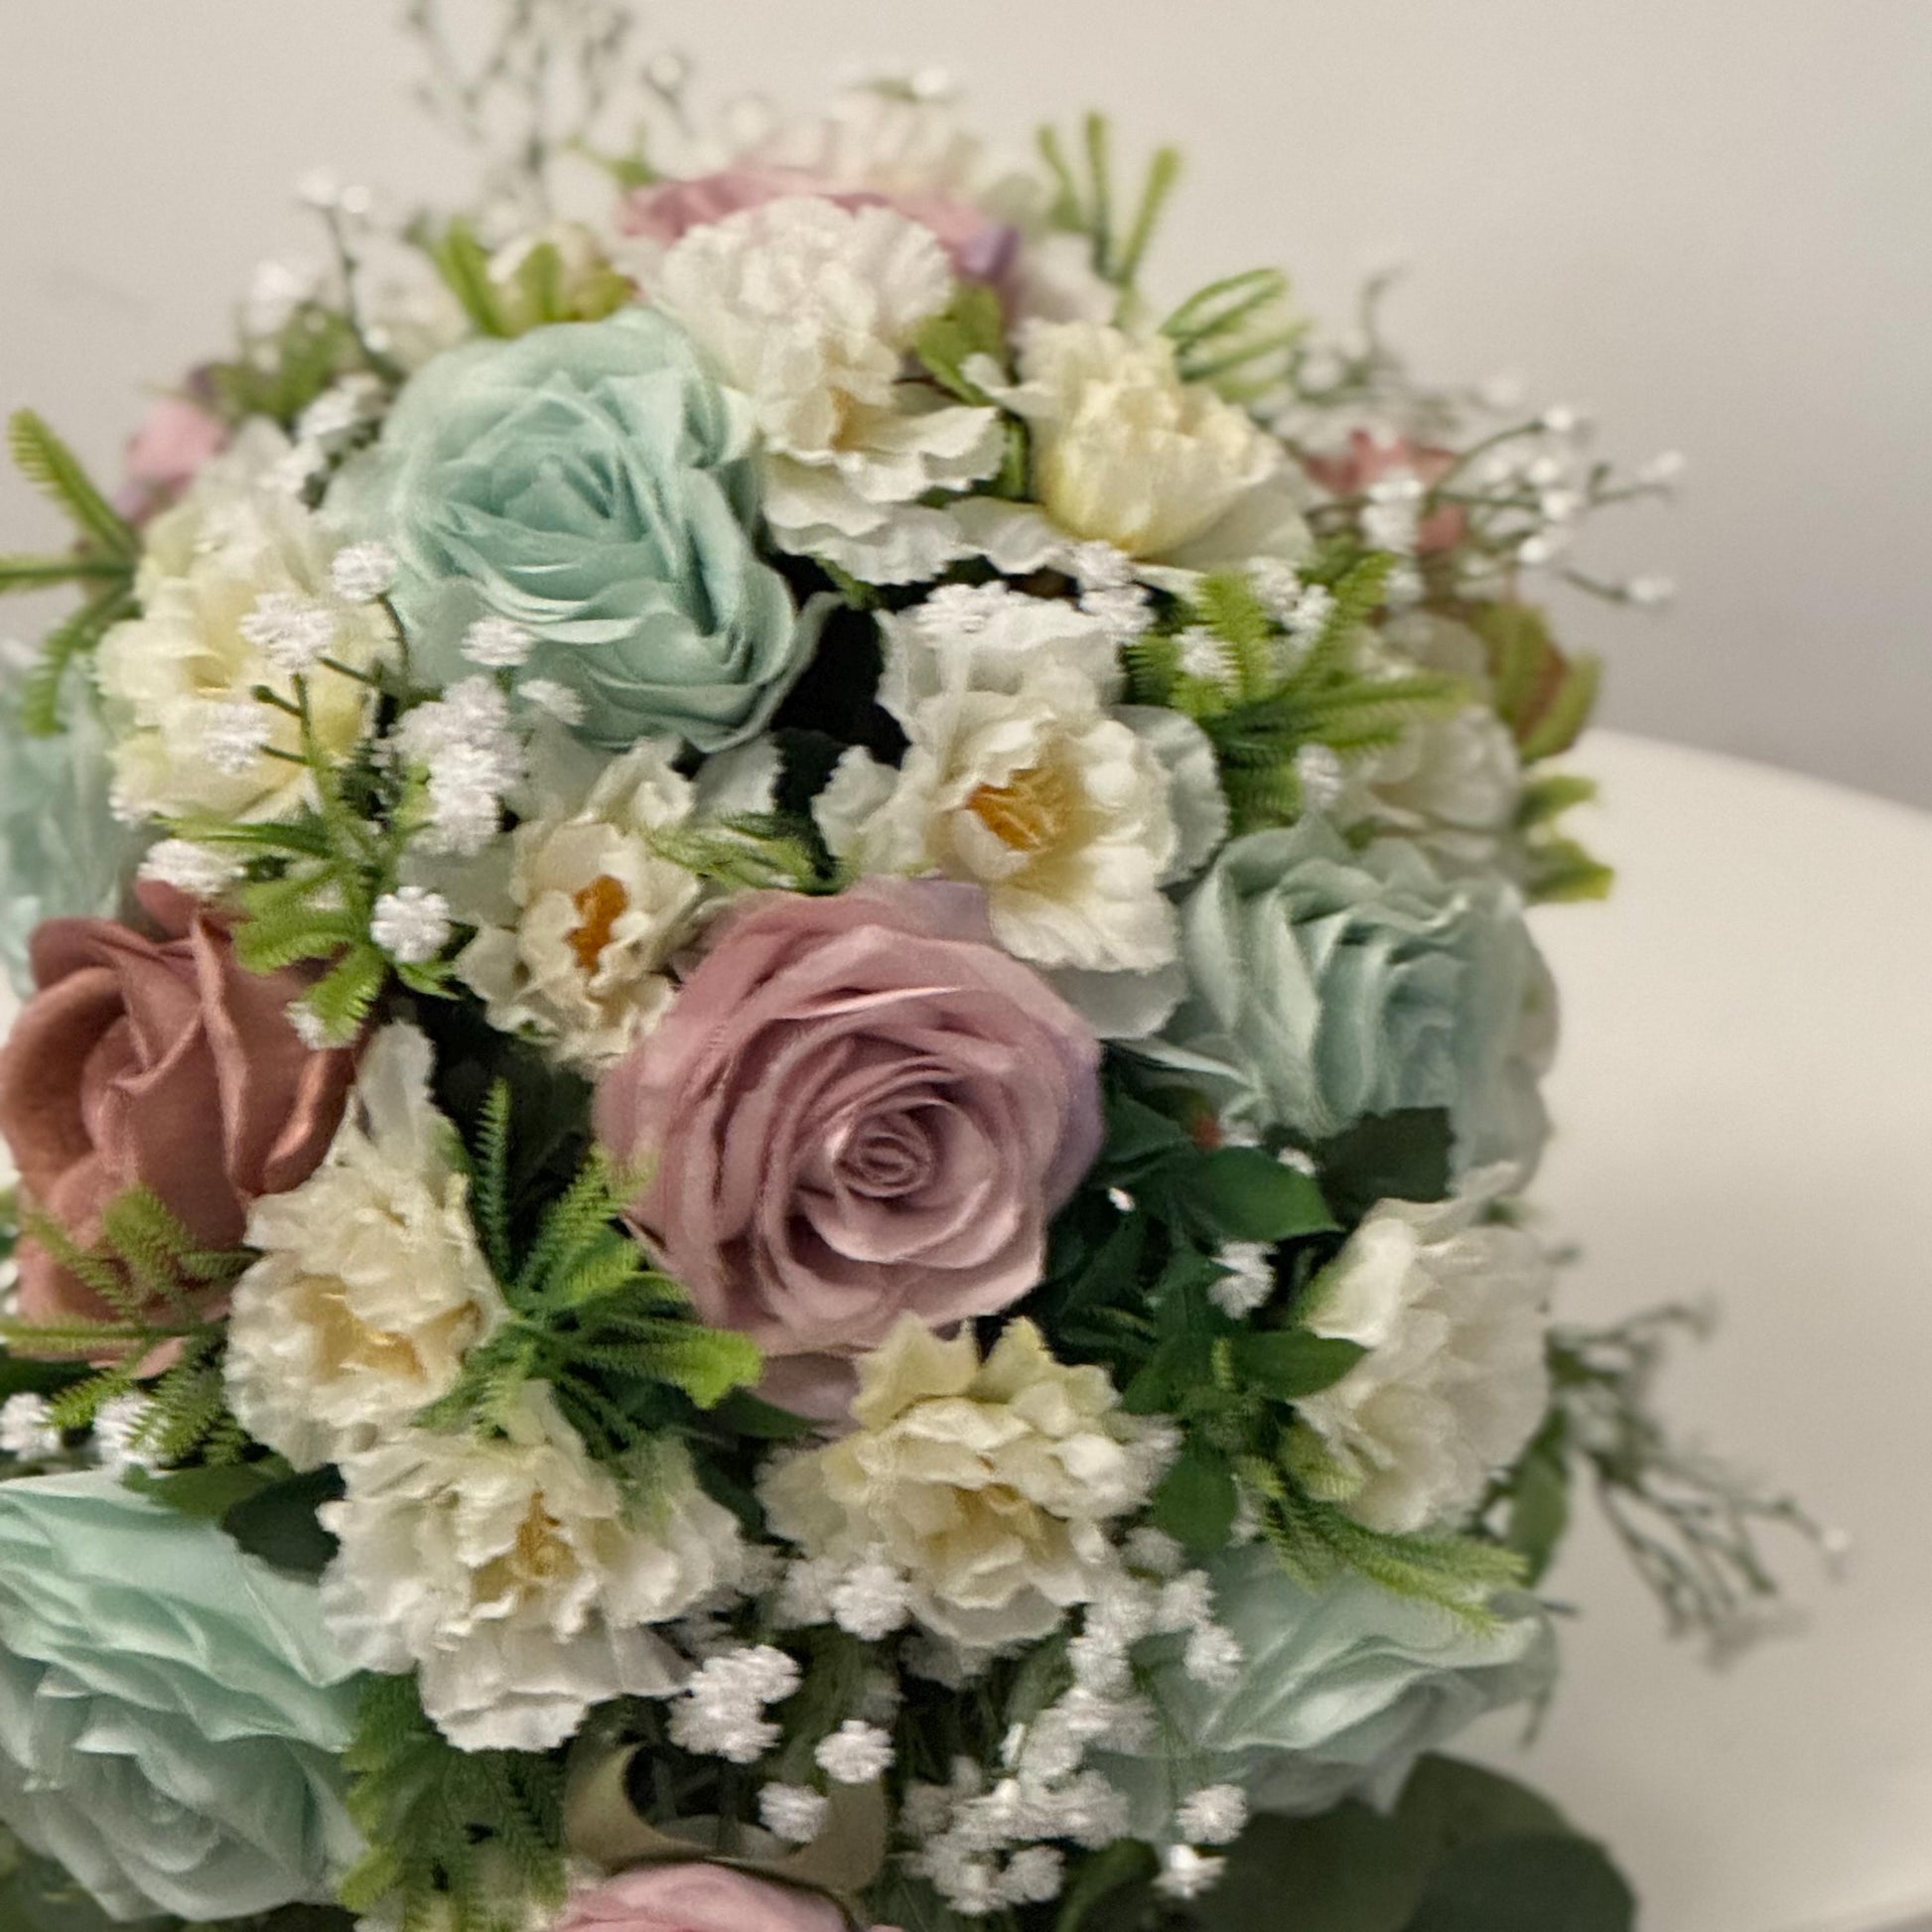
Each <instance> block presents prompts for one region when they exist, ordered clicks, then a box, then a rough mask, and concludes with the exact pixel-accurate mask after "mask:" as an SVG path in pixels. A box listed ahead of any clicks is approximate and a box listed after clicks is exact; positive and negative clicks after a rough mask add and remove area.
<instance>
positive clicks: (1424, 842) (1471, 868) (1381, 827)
mask: <svg viewBox="0 0 1932 1932" xmlns="http://www.w3.org/2000/svg"><path fill="white" fill-rule="evenodd" d="M1522 795H1523V767H1522V761H1521V759H1519V758H1518V756H1517V751H1516V740H1515V739H1514V738H1513V737H1512V736H1511V734H1510V730H1509V727H1508V726H1507V725H1505V724H1504V723H1503V721H1502V720H1501V719H1500V718H1498V717H1497V716H1496V714H1495V712H1494V711H1493V710H1491V709H1490V707H1489V706H1488V705H1486V704H1485V705H1470V706H1467V707H1465V708H1464V709H1463V710H1461V711H1458V712H1455V713H1454V714H1452V715H1451V716H1449V717H1448V718H1421V719H1418V720H1416V721H1415V723H1413V724H1412V725H1411V726H1410V727H1409V729H1408V730H1407V731H1406V732H1404V733H1403V735H1402V738H1401V739H1400V741H1399V742H1398V743H1396V744H1394V745H1391V746H1389V747H1388V748H1387V749H1386V750H1384V751H1380V752H1377V753H1375V754H1374V755H1373V756H1372V757H1370V758H1368V759H1364V760H1363V761H1362V762H1361V763H1360V764H1358V765H1356V766H1355V767H1354V768H1353V769H1352V770H1351V771H1350V772H1349V773H1348V779H1347V783H1346V784H1345V786H1344V787H1343V791H1342V798H1341V803H1340V809H1339V811H1338V812H1337V814H1336V815H1337V816H1338V817H1339V818H1340V819H1342V820H1343V821H1344V822H1351V823H1352V822H1360V821H1363V820H1366V821H1368V822H1370V823H1372V824H1373V825H1374V826H1375V828H1376V829H1377V830H1378V831H1379V832H1387V833H1392V834H1394V835H1396V836H1397V837H1400V838H1405V839H1409V840H1412V841H1413V842H1414V843H1415V844H1417V845H1418V846H1420V847H1421V848H1422V849H1423V850H1424V851H1426V852H1427V853H1428V854H1429V855H1430V856H1431V857H1432V858H1433V859H1435V860H1436V861H1437V862H1438V863H1439V865H1440V866H1441V867H1442V869H1443V870H1445V871H1447V872H1450V873H1455V874H1467V873H1472V872H1489V871H1494V870H1496V869H1497V867H1498V864H1499V856H1500V852H1501V848H1502V846H1503V845H1504V843H1505V841H1507V840H1508V838H1509V837H1510V834H1511V832H1512V831H1513V829H1514V827H1515V822H1516V808H1517V806H1518V804H1519V803H1520V802H1521V799H1522Z"/></svg>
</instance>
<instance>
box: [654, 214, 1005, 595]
mask: <svg viewBox="0 0 1932 1932" xmlns="http://www.w3.org/2000/svg"><path fill="white" fill-rule="evenodd" d="M953 289H954V276H953V269H952V264H951V262H950V261H949V260H948V259H947V256H946V251H945V250H944V248H942V247H941V246H940V244H939V241H938V239H937V237H936V236H934V234H933V233H932V231H931V229H929V228H927V227H924V226H922V225H921V224H920V223H919V222H917V221H912V220H908V219H907V218H906V217H905V216H904V215H902V214H897V213H895V212H894V211H893V210H892V209H890V208H884V207H865V208H860V209H857V210H853V209H848V208H844V207H839V206H837V205H836V204H835V203H832V202H826V201H818V200H810V199H797V200H787V201H779V202H772V203H769V204H767V205H766V206H765V207H758V208H751V209H748V210H747V211H745V212H744V213H741V214H735V215H732V216H731V217H730V218H729V219H727V220H723V221H717V222H713V223H710V224H709V225H707V226H704V227H700V228H694V229H693V230H692V231H691V232H690V233H689V234H687V235H686V236H685V237H684V238H683V239H682V240H681V241H679V242H678V243H677V245H676V246H675V247H674V248H672V249H671V251H670V253H669V254H668V255H666V256H665V258H664V262H663V265H662V267H661V268H660V269H659V270H658V272H657V274H656V276H655V278H654V281H653V286H652V290H651V293H652V295H653V297H654V299H655V301H656V303H657V305H658V306H659V307H660V308H662V309H664V310H665V311H667V312H668V313H669V314H671V315H673V316H675V317H676V318H677V320H678V321H679V322H681V323H682V324H683V325H684V326H685V328H686V329H687V330H689V331H690V333H691V335H692V336H693V337H694V338H695V339H696V340H697V342H698V344H699V346H700V347H701V348H702V349H703V350H704V351H705V353H706V355H707V356H708V357H709V358H710V360H711V362H712V364H713V366H714V367H715V368H716V370H717V371H718V374H719V376H720V378H721V380H722V381H723V382H724V383H725V384H726V386H727V387H729V388H731V389H733V390H735V391H737V392H738V393H739V394H741V395H742V396H744V397H745V399H746V401H747V402H748V404H749V406H750V408H751V411H752V413H753V416H754V418H755V419H756V421H757V424H758V429H759V437H760V439H761V442H762V447H763V452H764V506H763V507H764V513H765V517H766V519H767V520H768V521H769V523H770V525H771V531H772V535H773V537H774V538H775V539H776V541H777V542H778V544H779V545H780V546H781V547H782V548H783V549H786V550H790V551H794V552H799V553H802V554H805V555H809V556H816V557H822V558H824V559H826V560H827V561H829V562H831V563H834V564H837V565H838V566H839V567H840V568H841V569H844V570H848V571H850V572H851V573H852V574H853V575H854V576H856V577H859V578H862V579H863V580H864V581H866V582H867V583H874V584H888V583H917V582H920V581H922V580H925V579H927V578H931V577H934V576H936V575H937V574H938V573H939V572H940V571H941V570H942V569H944V568H945V566H946V565H947V564H948V563H949V562H950V561H952V559H953V558H955V557H958V556H961V555H963V554H965V551H964V546H963V545H962V544H961V542H960V540H959V535H958V531H957V529H956V528H955V526H954V525H953V524H952V522H951V520H950V519H949V518H948V517H947V516H946V515H945V513H944V512H943V511H941V510H938V509H932V508H925V507H921V506H920V502H919V499H920V498H921V497H922V496H924V495H925V494H926V493H927V491H929V490H934V489H964V488H968V487H970V486H971V485H972V484H974V483H983V482H985V480H986V479H987V478H989V477H991V476H992V475H993V473H994V472H995V471H996V470H997V469H998V468H999V467H1000V463H1001V461H1002V459H1003V457H1004V455H1005V452H1006V433H1005V430H1004V428H1003V427H1002V424H1001V421H1000V415H999V412H998V411H997V410H995V409H985V408H976V407H970V406H966V405H962V404H957V403H953V402H951V401H949V400H948V399H947V398H945V397H944V396H943V395H941V394H940V393H939V392H938V391H936V390H934V389H932V388H930V387H927V386H924V385H919V384H914V383H909V382H907V381H905V380H904V379H903V376H904V370H905V364H906V360H907V355H908V352H909V350H910V348H911V345H912V342H913V339H914V338H915V337H916V336H917V335H918V332H919V330H920V328H921V327H922V325H924V324H925V323H927V322H929V321H931V320H932V318H933V317H935V316H937V315H939V314H941V313H942V312H943V311H944V310H945V309H946V308H947V307H948V305H949V304H950V303H951V301H952V298H953Z"/></svg>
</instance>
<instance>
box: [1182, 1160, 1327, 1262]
mask: <svg viewBox="0 0 1932 1932" xmlns="http://www.w3.org/2000/svg"><path fill="white" fill-rule="evenodd" d="M1187 1189H1188V1195H1189V1198H1190V1201H1191V1203H1192V1205H1193V1206H1194V1207H1195V1208H1196V1209H1197V1211H1198V1212H1199V1214H1200V1216H1201V1217H1202V1219H1204V1220H1206V1221H1208V1222H1209V1223H1211V1224H1212V1226H1213V1228H1214V1230H1215V1232H1216V1233H1217V1234H1218V1235H1219V1237H1220V1238H1221V1239H1222V1240H1224V1241H1290V1240H1294V1239H1295V1238H1296V1237H1297V1236H1300V1235H1305V1234H1325V1233H1327V1232H1329V1231H1330V1230H1332V1229H1333V1227H1334V1225H1335V1218H1334V1216H1333V1215H1332V1214H1331V1213H1330V1212H1329V1211H1328V1203H1327V1202H1326V1201H1325V1200H1323V1199H1322V1198H1321V1189H1320V1188H1319V1187H1317V1186H1316V1185H1315V1183H1314V1181H1313V1180H1312V1179H1311V1177H1310V1176H1309V1175H1308V1174H1305V1173H1302V1171H1301V1170H1300V1169H1299V1168H1289V1167H1284V1166H1283V1165H1282V1163H1281V1162H1279V1161H1277V1160H1276V1159H1275V1158H1274V1156H1273V1155H1271V1154H1268V1153H1266V1152H1264V1151H1263V1150H1262V1149H1261V1148H1258V1147H1229V1148H1222V1149H1221V1150H1220V1151H1219V1152H1218V1153H1214V1154H1208V1155H1204V1156H1202V1157H1201V1160H1200V1165H1199V1166H1198V1168H1196V1169H1195V1170H1194V1171H1193V1173H1190V1174H1189V1175H1188V1179H1187Z"/></svg>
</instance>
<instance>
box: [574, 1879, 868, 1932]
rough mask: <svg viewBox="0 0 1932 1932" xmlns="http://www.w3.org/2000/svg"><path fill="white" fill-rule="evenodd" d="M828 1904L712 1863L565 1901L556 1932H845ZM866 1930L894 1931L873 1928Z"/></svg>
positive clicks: (616, 1882) (842, 1919)
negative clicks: (562, 1914) (561, 1919)
mask: <svg viewBox="0 0 1932 1932" xmlns="http://www.w3.org/2000/svg"><path fill="white" fill-rule="evenodd" d="M849 1925H850V1921H849V1920H848V1919H847V1918H846V1915H845V1914H844V1913H843V1912H842V1911H840V1910H839V1908H838V1907H837V1906H836V1905H834V1904H833V1903H832V1901H831V1900H830V1899H829V1898H822V1897H820V1896H819V1895H818V1894H817V1893H816V1892H808V1891H794V1890H792V1889H791V1888H790V1887H789V1886H785V1885H772V1884H766V1883H765V1882H764V1881H763V1880H762V1879H759V1878H749V1877H747V1876H746V1875H745V1873H744V1872H742V1871H733V1870H731V1869H730V1868H729V1867H727V1866H725V1865H717V1864H660V1865H650V1866H647V1867H645V1868H644V1869H643V1870H640V1871H626V1872H624V1873H623V1874H622V1875H621V1877H617V1878H613V1879H612V1880H611V1881H610V1882H609V1883H608V1884H603V1885H599V1886H598V1887H597V1889H596V1890H595V1891H589V1892H584V1893H581V1894H580V1895H579V1896H578V1897H577V1898H575V1899H573V1900H572V1901H571V1904H570V1907H569V1909H568V1910H567V1911H566V1912H565V1913H564V1916H563V1921H562V1923H561V1924H559V1925H558V1926H557V1928H556V1932H848V1927H849ZM872 1932H895V1928H894V1927H892V1926H890V1925H876V1926H874V1927H873V1928H872Z"/></svg>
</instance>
